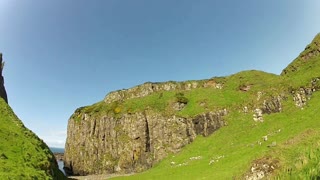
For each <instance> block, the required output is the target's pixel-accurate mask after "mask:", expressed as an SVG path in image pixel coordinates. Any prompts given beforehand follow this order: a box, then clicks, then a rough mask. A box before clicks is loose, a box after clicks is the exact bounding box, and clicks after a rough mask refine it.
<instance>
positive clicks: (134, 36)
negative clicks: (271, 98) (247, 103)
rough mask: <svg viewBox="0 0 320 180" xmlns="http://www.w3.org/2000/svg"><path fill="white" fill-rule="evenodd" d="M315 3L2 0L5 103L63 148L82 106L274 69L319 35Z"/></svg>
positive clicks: (293, 0) (317, 4)
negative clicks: (112, 95)
mask: <svg viewBox="0 0 320 180" xmlns="http://www.w3.org/2000/svg"><path fill="white" fill-rule="evenodd" d="M319 7H320V1H318V0H306V1H298V0H282V1H279V0H268V1H257V0H243V1H236V0H233V1H230V0H199V1H194V0H157V1H156V0H90V1H88V0H45V1H44V0H26V1H21V0H0V52H2V53H3V58H4V60H5V61H6V66H5V70H4V76H5V86H6V89H7V93H8V98H9V103H10V105H11V107H12V108H13V109H14V111H15V112H16V114H17V115H18V116H19V118H20V119H21V120H22V121H23V122H24V123H25V125H26V126H27V127H28V128H30V129H31V130H32V131H34V132H35V133H36V134H37V135H39V136H40V138H42V139H44V141H45V142H47V144H48V145H49V146H55V147H63V146H64V142H65V138H66V129H67V122H68V118H69V117H70V116H71V114H72V113H73V112H74V110H75V109H76V108H78V107H81V106H85V105H90V104H93V103H95V102H98V101H100V100H102V99H103V98H104V96H105V95H106V94H107V93H108V92H110V91H114V90H117V89H123V88H130V87H132V86H135V85H138V84H141V83H144V82H146V81H153V82H158V81H168V80H177V81H182V80H189V79H205V78H210V77H213V76H224V75H230V74H232V73H236V72H239V71H242V70H248V69H258V70H263V71H267V72H271V73H276V74H279V73H280V72H281V70H282V69H283V68H285V67H286V65H287V64H289V63H290V62H291V61H292V60H293V59H294V58H295V57H297V55H298V54H299V53H300V52H301V51H302V50H303V49H304V47H305V46H306V45H307V44H308V43H309V42H310V41H311V40H312V39H313V37H314V36H315V35H316V34H317V33H318V32H320V11H319Z"/></svg>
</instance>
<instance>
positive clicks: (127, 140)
mask: <svg viewBox="0 0 320 180" xmlns="http://www.w3.org/2000/svg"><path fill="white" fill-rule="evenodd" d="M226 114H227V110H221V111H217V112H209V113H205V114H200V115H198V116H196V117H194V118H182V117H178V116H170V117H167V116H165V115H163V114H160V113H157V112H153V111H151V110H146V111H144V112H137V113H133V114H124V115H122V116H121V117H118V118H116V117H113V116H103V117H99V118H95V117H90V116H89V115H88V114H78V115H77V116H80V117H81V120H80V121H76V120H75V119H73V118H70V120H69V124H68V138H67V142H66V149H65V159H64V160H65V167H66V168H68V169H69V170H70V171H72V172H73V174H76V175H87V174H101V173H114V172H125V173H129V172H139V171H142V170H145V169H148V168H150V167H152V166H153V165H154V164H155V163H157V162H159V161H160V160H161V159H163V158H164V157H166V156H167V155H168V154H169V153H176V152H179V151H180V150H181V148H182V147H184V146H185V145H187V144H189V143H191V142H192V141H193V140H194V139H195V137H196V135H203V136H208V135H210V134H212V133H213V132H214V131H216V130H217V129H219V128H220V127H222V126H224V124H225V123H224V121H223V116H224V115H226ZM71 129H72V131H71Z"/></svg>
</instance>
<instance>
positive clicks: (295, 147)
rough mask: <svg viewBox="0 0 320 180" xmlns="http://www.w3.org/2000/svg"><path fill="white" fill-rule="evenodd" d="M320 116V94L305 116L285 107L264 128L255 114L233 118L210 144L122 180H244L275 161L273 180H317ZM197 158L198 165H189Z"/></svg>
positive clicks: (201, 142)
mask: <svg viewBox="0 0 320 180" xmlns="http://www.w3.org/2000/svg"><path fill="white" fill-rule="evenodd" d="M319 110H320V94H319V93H318V92H317V93H315V94H314V95H313V97H312V99H311V100H310V101H309V104H308V107H306V108H305V109H304V110H300V109H297V108H296V107H295V105H294V103H293V102H287V104H286V105H285V108H284V111H283V112H282V113H275V114H270V115H266V116H264V119H265V122H263V123H255V122H254V121H253V120H252V115H251V114H244V113H239V112H234V113H232V114H229V116H228V118H227V121H228V126H227V127H224V128H221V129H220V130H218V131H217V132H215V133H214V134H212V135H211V136H209V137H206V138H204V137H202V136H198V137H197V139H196V140H195V141H194V142H193V143H192V144H190V145H188V146H187V147H185V148H184V149H183V150H182V152H180V153H178V154H172V155H170V156H169V157H168V158H166V159H165V160H163V161H162V162H161V163H159V164H158V165H156V166H155V167H153V168H152V169H150V170H149V171H147V172H144V173H141V174H137V175H134V176H130V177H121V178H119V179H230V178H239V179H243V177H245V176H246V174H247V173H249V170H250V168H251V166H252V164H253V162H255V160H259V159H260V160H264V159H272V160H274V164H275V165H274V167H275V172H273V176H275V177H280V178H283V177H287V178H288V177H299V176H300V178H301V177H304V178H306V177H317V176H319V175H320V171H319V164H318V163H319V158H320V151H319V150H320V146H319V145H320V144H319V143H320V140H319V139H320V128H319V127H320V121H319V120H320V119H319V116H318V113H319ZM263 136H268V140H267V141H264V140H263ZM274 142H275V143H274ZM260 143H261V144H260ZM268 146H269V147H268ZM198 156H200V157H201V158H200V159H199V160H190V158H192V157H198ZM210 162H211V163H210ZM288 171H289V172H290V173H287V172H288ZM249 174H250V173H249Z"/></svg>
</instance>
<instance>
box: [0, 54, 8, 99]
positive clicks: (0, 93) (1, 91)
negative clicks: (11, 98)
mask: <svg viewBox="0 0 320 180" xmlns="http://www.w3.org/2000/svg"><path fill="white" fill-rule="evenodd" d="M0 66H1V67H0V97H1V98H3V99H4V100H5V101H6V103H8V98H7V92H6V89H5V88H4V78H3V76H2V70H3V67H4V62H3V61H2V54H1V53H0Z"/></svg>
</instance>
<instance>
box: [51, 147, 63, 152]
mask: <svg viewBox="0 0 320 180" xmlns="http://www.w3.org/2000/svg"><path fill="white" fill-rule="evenodd" d="M50 150H51V151H52V152H53V153H64V148H56V147H50Z"/></svg>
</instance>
